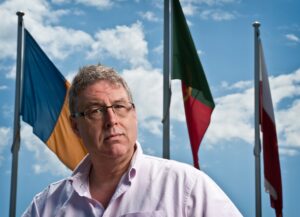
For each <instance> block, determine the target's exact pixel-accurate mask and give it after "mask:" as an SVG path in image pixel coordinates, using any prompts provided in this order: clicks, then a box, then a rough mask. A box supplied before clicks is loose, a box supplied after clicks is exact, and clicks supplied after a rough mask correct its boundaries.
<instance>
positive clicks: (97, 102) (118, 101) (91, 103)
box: [83, 98, 131, 110]
mask: <svg viewBox="0 0 300 217" xmlns="http://www.w3.org/2000/svg"><path fill="white" fill-rule="evenodd" d="M121 102H131V101H130V100H129V99H125V98H120V99H116V100H114V101H112V104H116V103H121ZM93 106H98V107H101V106H106V105H105V103H104V102H103V101H97V100H95V101H90V102H88V103H87V104H86V106H84V107H85V108H84V109H83V110H86V109H89V108H90V107H93Z"/></svg>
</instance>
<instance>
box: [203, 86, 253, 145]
mask: <svg viewBox="0 0 300 217" xmlns="http://www.w3.org/2000/svg"><path fill="white" fill-rule="evenodd" d="M215 102H216V107H215V109H214V111H213V114H212V119H211V124H210V126H209V129H208V131H207V135H206V136H205V137H206V139H207V141H208V143H210V144H218V143H221V142H224V141H231V140H236V139H241V140H243V141H245V142H247V143H252V141H253V135H254V134H253V133H254V131H253V108H254V105H253V88H249V89H245V90H243V91H242V92H236V93H232V94H228V95H225V96H222V97H219V98H216V99H215Z"/></svg>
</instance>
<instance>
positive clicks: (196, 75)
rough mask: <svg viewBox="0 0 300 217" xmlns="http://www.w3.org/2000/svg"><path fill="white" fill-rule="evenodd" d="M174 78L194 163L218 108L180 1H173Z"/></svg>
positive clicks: (196, 163)
mask: <svg viewBox="0 0 300 217" xmlns="http://www.w3.org/2000/svg"><path fill="white" fill-rule="evenodd" d="M172 11H173V13H172V36H171V37H172V49H171V50H172V54H171V55H172V56H171V58H172V79H180V80H181V86H182V94H183V100H184V108H185V115H186V122H187V127H188V132H189V138H190V143H191V148H192V154H193V160H194V166H195V167H196V168H199V162H198V150H199V147H200V143H201V140H202V138H203V136H204V134H205V132H206V130H207V128H208V126H209V123H210V118H211V115H212V111H213V109H214V107H215V103H214V100H213V97H212V95H211V92H210V89H209V85H208V83H207V80H206V77H205V73H204V70H203V68H202V65H201V62H200V59H199V56H198V53H197V50H196V48H195V45H194V42H193V39H192V36H191V33H190V31H189V28H188V25H187V23H186V20H185V17H184V14H183V11H182V8H181V6H180V3H179V1H178V0H174V1H173V4H172Z"/></svg>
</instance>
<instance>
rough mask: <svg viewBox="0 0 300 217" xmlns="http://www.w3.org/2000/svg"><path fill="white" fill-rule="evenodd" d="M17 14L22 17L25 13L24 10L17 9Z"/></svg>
mask: <svg viewBox="0 0 300 217" xmlns="http://www.w3.org/2000/svg"><path fill="white" fill-rule="evenodd" d="M16 14H17V15H18V16H20V17H23V16H24V15H25V13H24V12H23V11H17V13H16Z"/></svg>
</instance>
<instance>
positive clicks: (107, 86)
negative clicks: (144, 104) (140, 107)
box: [78, 80, 129, 102]
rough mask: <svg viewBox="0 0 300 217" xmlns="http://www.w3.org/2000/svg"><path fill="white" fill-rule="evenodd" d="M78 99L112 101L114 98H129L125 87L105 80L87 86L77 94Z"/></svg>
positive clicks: (84, 100)
mask: <svg viewBox="0 0 300 217" xmlns="http://www.w3.org/2000/svg"><path fill="white" fill-rule="evenodd" d="M78 98H80V101H83V102H87V101H94V100H97V101H100V102H102V101H103V102H105V101H107V100H108V101H114V100H121V99H124V100H129V99H128V94H127V92H126V90H125V88H124V87H123V86H122V85H121V84H119V83H112V82H110V81H106V80H100V81H97V82H95V83H93V84H91V85H89V86H87V87H86V88H85V89H84V90H82V92H81V93H80V94H79V96H78Z"/></svg>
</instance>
